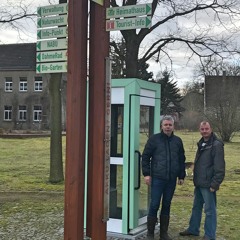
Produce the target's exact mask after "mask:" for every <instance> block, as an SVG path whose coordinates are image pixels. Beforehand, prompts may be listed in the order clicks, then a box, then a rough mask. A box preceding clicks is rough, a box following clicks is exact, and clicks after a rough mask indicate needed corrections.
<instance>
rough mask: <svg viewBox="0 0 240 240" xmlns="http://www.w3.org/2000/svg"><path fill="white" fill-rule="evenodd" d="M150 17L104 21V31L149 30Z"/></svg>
mask: <svg viewBox="0 0 240 240" xmlns="http://www.w3.org/2000/svg"><path fill="white" fill-rule="evenodd" d="M150 27H151V17H136V18H125V19H116V20H107V21H106V31H115V30H129V29H136V28H150Z"/></svg>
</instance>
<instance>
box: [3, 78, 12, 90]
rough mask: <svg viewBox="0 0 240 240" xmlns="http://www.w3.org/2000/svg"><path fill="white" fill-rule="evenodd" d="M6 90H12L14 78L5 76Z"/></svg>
mask: <svg viewBox="0 0 240 240" xmlns="http://www.w3.org/2000/svg"><path fill="white" fill-rule="evenodd" d="M5 92H12V78H11V77H6V78H5Z"/></svg>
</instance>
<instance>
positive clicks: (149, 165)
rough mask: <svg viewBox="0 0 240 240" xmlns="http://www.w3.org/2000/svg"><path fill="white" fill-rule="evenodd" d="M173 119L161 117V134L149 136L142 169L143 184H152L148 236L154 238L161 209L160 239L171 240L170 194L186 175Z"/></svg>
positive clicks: (181, 147) (180, 144) (179, 141)
mask: <svg viewBox="0 0 240 240" xmlns="http://www.w3.org/2000/svg"><path fill="white" fill-rule="evenodd" d="M173 130H174V120H173V118H172V117H171V116H164V117H163V119H162V121H161V133H158V134H155V135H153V136H151V137H150V138H149V139H148V141H147V143H146V146H145V148H144V151H143V154H142V172H143V175H144V180H145V183H146V184H147V185H149V186H151V202H150V207H149V212H148V217H147V228H148V233H147V236H148V239H154V230H155V225H156V222H157V212H158V209H159V206H160V201H161V199H162V207H161V212H160V239H161V240H171V238H170V237H169V235H168V226H169V215H170V206H171V201H172V197H173V194H174V191H175V188H176V182H177V178H178V184H180V185H182V184H183V182H184V178H185V154H184V148H183V143H182V140H181V138H179V137H177V136H175V135H174V134H173Z"/></svg>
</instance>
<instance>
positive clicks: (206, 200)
mask: <svg viewBox="0 0 240 240" xmlns="http://www.w3.org/2000/svg"><path fill="white" fill-rule="evenodd" d="M203 205H204V212H205V214H206V217H205V223H204V231H205V237H206V238H207V239H215V238H216V228H217V211H216V192H210V189H209V188H201V187H195V190H194V201H193V208H192V215H191V218H190V221H189V228H188V231H189V232H191V233H192V234H194V235H199V232H200V230H199V229H200V224H201V219H202V209H203Z"/></svg>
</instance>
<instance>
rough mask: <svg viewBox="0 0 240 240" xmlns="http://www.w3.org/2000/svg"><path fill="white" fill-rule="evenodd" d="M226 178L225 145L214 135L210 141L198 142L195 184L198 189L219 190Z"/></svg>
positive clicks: (201, 140)
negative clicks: (209, 188)
mask: <svg viewBox="0 0 240 240" xmlns="http://www.w3.org/2000/svg"><path fill="white" fill-rule="evenodd" d="M224 176H225V160H224V144H223V143H222V142H221V141H220V140H219V139H217V137H216V135H215V134H214V133H212V135H211V137H210V139H209V140H208V141H207V142H204V140H203V138H201V139H200V141H199V142H198V150H197V153H196V158H195V163H194V175H193V182H194V185H195V186H196V187H207V188H208V187H211V188H213V189H215V190H218V189H219V186H220V184H221V183H222V181H223V179H224Z"/></svg>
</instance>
